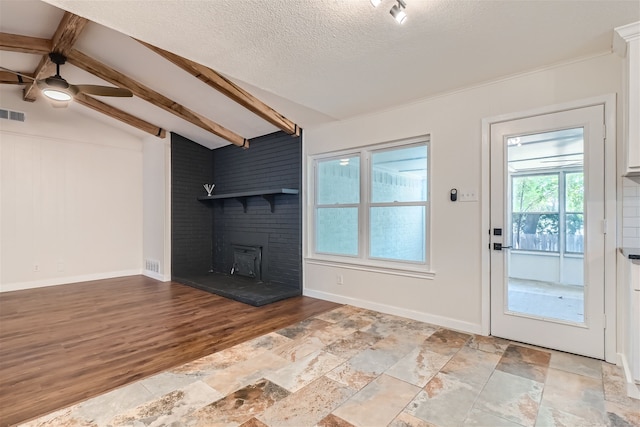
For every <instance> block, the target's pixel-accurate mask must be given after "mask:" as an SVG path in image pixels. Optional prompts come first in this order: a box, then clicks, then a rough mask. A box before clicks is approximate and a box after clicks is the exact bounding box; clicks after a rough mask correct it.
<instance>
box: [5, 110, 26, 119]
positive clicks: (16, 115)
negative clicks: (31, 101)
mask: <svg viewBox="0 0 640 427" xmlns="http://www.w3.org/2000/svg"><path fill="white" fill-rule="evenodd" d="M0 119H6V120H13V121H16V122H24V119H25V115H24V113H22V112H20V111H11V110H5V109H4V108H0Z"/></svg>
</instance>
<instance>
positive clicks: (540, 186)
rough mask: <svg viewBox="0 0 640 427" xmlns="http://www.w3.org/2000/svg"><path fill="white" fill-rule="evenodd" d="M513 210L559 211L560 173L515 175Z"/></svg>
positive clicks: (512, 192) (512, 191)
mask: <svg viewBox="0 0 640 427" xmlns="http://www.w3.org/2000/svg"><path fill="white" fill-rule="evenodd" d="M512 185H513V188H512V190H511V194H512V210H513V212H558V174H553V175H531V176H516V177H513V183H512Z"/></svg>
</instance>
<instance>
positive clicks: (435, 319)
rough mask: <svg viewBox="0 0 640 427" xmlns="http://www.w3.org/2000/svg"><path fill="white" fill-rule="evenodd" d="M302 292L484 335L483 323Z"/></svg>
mask: <svg viewBox="0 0 640 427" xmlns="http://www.w3.org/2000/svg"><path fill="white" fill-rule="evenodd" d="M302 294H303V295H305V296H308V297H312V298H318V299H323V300H327V301H331V302H336V303H339V304H348V305H352V306H354V307H360V308H365V309H367V310H374V311H379V312H381V313H386V314H393V315H395V316H401V317H406V318H408V319H413V320H418V321H420V322H425V323H431V324H432V325H437V326H441V327H444V328H448V329H455V330H457V331H461V332H467V333H470V334H476V335H483V334H482V325H481V324H476V323H470V322H464V321H461V320H456V319H452V318H450V317H444V316H438V315H434V314H428V313H423V312H421V311H415V310H409V309H406V308H402V307H396V306H393V305H387V304H380V303H377V302H373V301H366V300H361V299H356V298H351V297H345V296H343V295H337V294H332V293H329V292H322V291H316V290H313V289H304V290H303V291H302Z"/></svg>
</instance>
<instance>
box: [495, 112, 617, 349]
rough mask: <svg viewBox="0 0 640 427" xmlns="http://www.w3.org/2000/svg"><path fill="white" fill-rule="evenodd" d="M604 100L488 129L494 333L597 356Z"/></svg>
mask: <svg viewBox="0 0 640 427" xmlns="http://www.w3.org/2000/svg"><path fill="white" fill-rule="evenodd" d="M603 123H604V105H596V106H590V107H584V108H577V109H572V110H567V111H561V112H556V113H552V114H543V115H538V116H533V117H527V118H522V119H518V120H510V121H504V122H499V123H493V124H492V125H491V147H490V149H491V166H490V168H491V175H490V179H491V194H490V198H491V207H490V209H491V214H490V215H491V230H490V234H491V240H490V250H491V256H490V261H491V334H492V335H494V336H498V337H503V338H507V339H511V340H516V341H521V342H525V343H530V344H535V345H539V346H543V347H548V348H553V349H557V350H562V351H567V352H571V353H576V354H581V355H585V356H590V357H595V358H599V359H603V358H604V325H605V323H604V250H605V234H604V233H605V231H606V222H605V198H604V140H605V135H604V125H603Z"/></svg>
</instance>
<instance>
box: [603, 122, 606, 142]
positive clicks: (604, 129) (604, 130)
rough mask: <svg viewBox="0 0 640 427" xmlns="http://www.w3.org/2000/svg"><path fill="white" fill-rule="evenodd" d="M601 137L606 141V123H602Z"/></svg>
mask: <svg viewBox="0 0 640 427" xmlns="http://www.w3.org/2000/svg"><path fill="white" fill-rule="evenodd" d="M602 138H603V139H604V140H605V141H606V140H607V125H606V124H604V123H603V124H602Z"/></svg>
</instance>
